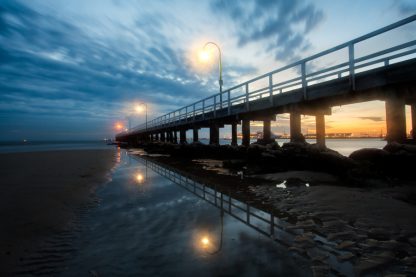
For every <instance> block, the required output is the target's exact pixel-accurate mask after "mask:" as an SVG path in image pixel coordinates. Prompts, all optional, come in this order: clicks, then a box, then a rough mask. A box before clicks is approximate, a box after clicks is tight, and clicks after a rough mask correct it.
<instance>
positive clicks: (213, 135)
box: [209, 123, 220, 145]
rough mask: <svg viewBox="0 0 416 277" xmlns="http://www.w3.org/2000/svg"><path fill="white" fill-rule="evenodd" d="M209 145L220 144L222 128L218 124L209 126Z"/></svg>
mask: <svg viewBox="0 0 416 277" xmlns="http://www.w3.org/2000/svg"><path fill="white" fill-rule="evenodd" d="M209 144H215V145H219V144H220V128H219V126H218V124H216V123H212V124H211V126H209Z"/></svg>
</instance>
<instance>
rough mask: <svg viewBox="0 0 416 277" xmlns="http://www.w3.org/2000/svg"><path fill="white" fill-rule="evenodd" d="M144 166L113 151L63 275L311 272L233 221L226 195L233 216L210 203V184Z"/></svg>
mask: <svg viewBox="0 0 416 277" xmlns="http://www.w3.org/2000/svg"><path fill="white" fill-rule="evenodd" d="M146 164H147V162H145V161H143V160H139V159H138V158H133V157H131V156H130V155H128V154H127V153H126V152H125V151H121V152H120V162H119V165H118V166H117V167H116V169H115V171H114V172H113V174H112V181H110V182H109V183H107V184H106V185H104V186H103V187H101V188H100V189H99V190H98V192H97V195H98V197H99V199H100V200H101V201H100V204H99V205H98V206H97V207H95V208H93V209H92V210H91V211H90V213H89V214H88V217H87V219H86V220H85V221H86V222H85V223H84V224H83V225H84V227H83V228H82V231H81V233H80V238H79V240H77V242H76V248H77V249H78V250H77V251H76V254H74V257H73V258H72V259H71V260H70V261H69V262H68V266H67V268H66V270H65V271H64V272H63V273H62V275H63V276H90V275H94V274H96V275H97V276H115V275H117V276H119V275H122V276H125V275H128V276H218V275H221V276H224V275H225V276H230V275H233V276H271V275H273V276H276V275H277V276H309V275H311V272H310V264H309V262H308V261H307V260H306V259H304V258H302V257H300V256H297V255H295V254H292V253H291V252H289V251H288V250H287V248H286V247H284V246H282V245H280V244H279V243H278V242H275V241H273V240H272V239H271V238H270V237H269V236H266V235H264V234H262V233H261V232H259V231H257V230H255V229H254V228H252V227H250V226H248V225H247V224H244V223H242V222H241V219H240V220H239V219H238V217H241V218H242V219H245V218H246V215H245V214H244V211H243V209H244V207H246V205H245V204H243V203H239V202H238V201H234V200H233V201H232V203H233V207H232V211H233V214H234V216H236V217H237V218H234V217H233V216H230V215H229V214H228V213H221V210H220V209H219V208H218V207H220V204H219V203H218V202H215V201H214V200H212V199H214V198H215V197H212V198H211V203H210V201H209V197H208V195H209V194H210V193H211V194H210V195H211V196H212V195H214V194H213V193H214V191H213V190H210V189H208V188H203V187H201V186H198V188H196V187H195V183H192V182H191V181H190V180H188V179H183V178H184V177H182V176H180V175H174V174H173V173H172V172H170V171H166V169H163V168H160V167H155V165H154V164H153V163H152V166H151V165H150V164H147V167H146ZM179 180H183V181H184V182H183V183H185V184H186V183H188V184H190V183H192V184H193V186H194V187H192V186H191V187H188V188H187V187H186V185H180V184H181V182H179ZM178 184H179V185H178ZM194 191H195V192H194ZM198 191H199V193H198ZM198 194H199V196H198ZM205 195H207V197H206V198H203V196H205ZM204 199H205V200H204ZM220 199H223V200H224V201H223V204H224V206H225V205H227V203H229V202H227V199H228V200H229V198H227V196H226V195H223V196H221V197H220V196H219V195H217V200H218V201H219V200H220ZM215 203H217V207H215V206H214V205H215ZM234 205H235V207H234ZM238 207H243V208H242V209H239V208H238ZM258 213H259V214H261V211H259V212H258ZM258 226H261V224H260V225H258ZM265 230H270V229H268V228H265ZM276 234H278V231H277V230H276ZM221 238H222V242H221Z"/></svg>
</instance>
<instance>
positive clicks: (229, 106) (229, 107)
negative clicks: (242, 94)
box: [227, 90, 231, 115]
mask: <svg viewBox="0 0 416 277" xmlns="http://www.w3.org/2000/svg"><path fill="white" fill-rule="evenodd" d="M230 95H231V93H230V91H229V90H228V91H227V97H228V99H227V101H228V115H230V114H231V99H230Z"/></svg>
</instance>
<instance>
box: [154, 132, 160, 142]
mask: <svg viewBox="0 0 416 277" xmlns="http://www.w3.org/2000/svg"><path fill="white" fill-rule="evenodd" d="M155 137H156V141H159V133H156V134H155Z"/></svg>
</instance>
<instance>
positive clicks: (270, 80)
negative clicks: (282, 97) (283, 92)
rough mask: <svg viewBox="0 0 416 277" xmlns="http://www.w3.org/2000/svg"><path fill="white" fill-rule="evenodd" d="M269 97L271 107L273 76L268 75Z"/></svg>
mask: <svg viewBox="0 0 416 277" xmlns="http://www.w3.org/2000/svg"><path fill="white" fill-rule="evenodd" d="M269 94H270V95H269V96H270V106H273V75H272V74H270V75H269Z"/></svg>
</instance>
